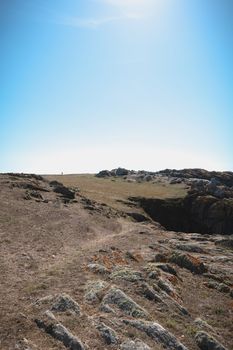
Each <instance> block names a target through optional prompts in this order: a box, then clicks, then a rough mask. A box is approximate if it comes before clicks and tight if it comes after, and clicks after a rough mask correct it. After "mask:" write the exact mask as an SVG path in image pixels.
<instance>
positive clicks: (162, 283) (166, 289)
mask: <svg viewBox="0 0 233 350" xmlns="http://www.w3.org/2000/svg"><path fill="white" fill-rule="evenodd" d="M158 286H159V288H161V289H162V290H163V291H164V292H166V293H167V294H169V295H175V290H174V288H173V286H172V285H171V283H169V282H167V281H164V280H163V279H162V278H159V279H158Z"/></svg>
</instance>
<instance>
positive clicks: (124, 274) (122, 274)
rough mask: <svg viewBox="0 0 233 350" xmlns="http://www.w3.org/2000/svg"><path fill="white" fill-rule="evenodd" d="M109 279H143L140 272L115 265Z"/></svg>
mask: <svg viewBox="0 0 233 350" xmlns="http://www.w3.org/2000/svg"><path fill="white" fill-rule="evenodd" d="M110 278H111V279H114V280H116V279H123V280H125V281H128V282H137V281H140V280H142V279H143V277H142V274H141V272H139V271H134V270H132V269H131V268H129V267H117V268H116V269H115V270H114V271H113V272H112V273H111V275H110Z"/></svg>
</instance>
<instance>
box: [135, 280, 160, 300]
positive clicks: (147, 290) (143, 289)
mask: <svg viewBox="0 0 233 350" xmlns="http://www.w3.org/2000/svg"><path fill="white" fill-rule="evenodd" d="M137 293H138V294H140V295H142V296H144V297H145V298H146V299H148V300H151V301H155V302H156V303H162V302H163V300H162V298H161V296H160V295H159V294H158V293H157V292H156V291H155V290H154V288H152V287H151V286H150V285H149V284H148V283H145V282H144V283H141V284H140V285H139V286H138V288H137Z"/></svg>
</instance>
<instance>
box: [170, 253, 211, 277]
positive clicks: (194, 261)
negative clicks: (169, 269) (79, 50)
mask: <svg viewBox="0 0 233 350" xmlns="http://www.w3.org/2000/svg"><path fill="white" fill-rule="evenodd" d="M169 261H170V262H172V263H174V264H177V265H178V266H180V267H183V268H185V269H187V270H189V271H191V272H193V273H196V274H202V273H204V272H207V267H206V266H205V265H204V264H203V262H201V261H200V260H199V258H196V257H194V256H192V255H190V254H180V253H178V252H174V253H173V254H172V255H171V257H170V259H169Z"/></svg>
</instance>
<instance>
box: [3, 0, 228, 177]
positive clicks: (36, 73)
mask: <svg viewBox="0 0 233 350" xmlns="http://www.w3.org/2000/svg"><path fill="white" fill-rule="evenodd" d="M0 53H1V55H0V63H1V64H0V172H29V173H39V174H49V173H50V174H51V173H53V174H55V173H58V174H59V173H61V172H63V173H87V172H91V173H94V172H97V171H99V170H102V169H112V168H116V167H119V166H121V167H126V168H128V169H135V170H138V169H145V170H151V171H156V170H160V169H164V168H177V169H181V168H205V169H208V170H231V171H233V137H232V135H233V1H232V0H189V1H187V0H37V1H32V0H0Z"/></svg>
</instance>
